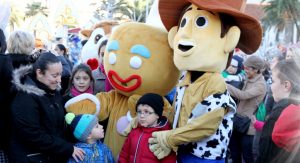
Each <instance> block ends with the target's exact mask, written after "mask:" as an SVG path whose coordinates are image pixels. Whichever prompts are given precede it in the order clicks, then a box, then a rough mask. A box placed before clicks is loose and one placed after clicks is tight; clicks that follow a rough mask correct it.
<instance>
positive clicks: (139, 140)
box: [133, 131, 144, 163]
mask: <svg viewBox="0 0 300 163" xmlns="http://www.w3.org/2000/svg"><path fill="white" fill-rule="evenodd" d="M143 135H144V131H143V132H142V134H141V135H140V137H139V139H138V143H137V145H136V149H135V154H134V159H133V160H134V163H135V162H136V155H137V151H138V149H139V145H140V142H141V138H142V136H143Z"/></svg>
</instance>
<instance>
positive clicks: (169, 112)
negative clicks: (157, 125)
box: [163, 97, 175, 124]
mask: <svg viewBox="0 0 300 163" xmlns="http://www.w3.org/2000/svg"><path fill="white" fill-rule="evenodd" d="M163 100H164V111H163V116H165V117H167V118H168V120H169V122H170V123H171V124H172V123H173V120H174V115H175V111H174V109H173V107H172V105H171V104H170V103H169V101H168V100H167V99H166V98H165V97H163Z"/></svg>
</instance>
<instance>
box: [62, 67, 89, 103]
mask: <svg viewBox="0 0 300 163" xmlns="http://www.w3.org/2000/svg"><path fill="white" fill-rule="evenodd" d="M93 84H94V78H93V76H92V70H91V68H90V67H89V66H88V65H86V64H79V65H78V66H76V67H75V68H74V70H73V72H72V75H71V78H70V82H69V89H68V91H67V94H66V95H65V96H64V102H66V101H68V100H69V99H71V98H72V97H75V96H78V95H80V94H82V93H90V94H93Z"/></svg>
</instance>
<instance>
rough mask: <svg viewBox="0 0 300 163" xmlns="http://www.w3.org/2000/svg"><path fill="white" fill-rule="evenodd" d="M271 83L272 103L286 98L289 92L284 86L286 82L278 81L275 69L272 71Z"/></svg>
mask: <svg viewBox="0 0 300 163" xmlns="http://www.w3.org/2000/svg"><path fill="white" fill-rule="evenodd" d="M272 81H273V82H272V85H271V89H272V93H273V98H274V101H275V102H278V101H280V100H281V99H284V98H288V97H289V94H290V91H289V89H288V88H287V85H286V84H287V83H286V82H287V81H286V82H282V81H280V79H279V78H278V71H277V70H276V69H273V70H272Z"/></svg>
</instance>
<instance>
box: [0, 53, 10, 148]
mask: <svg viewBox="0 0 300 163" xmlns="http://www.w3.org/2000/svg"><path fill="white" fill-rule="evenodd" d="M12 71H13V67H12V63H11V60H10V57H9V56H8V55H5V54H0V76H1V80H0V131H1V134H0V149H7V147H8V138H9V133H10V132H9V130H10V128H11V126H10V120H9V117H10V116H9V113H10V112H9V108H10V103H11V101H12V98H13V94H12V92H11V88H12V83H11V80H12Z"/></svg>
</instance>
